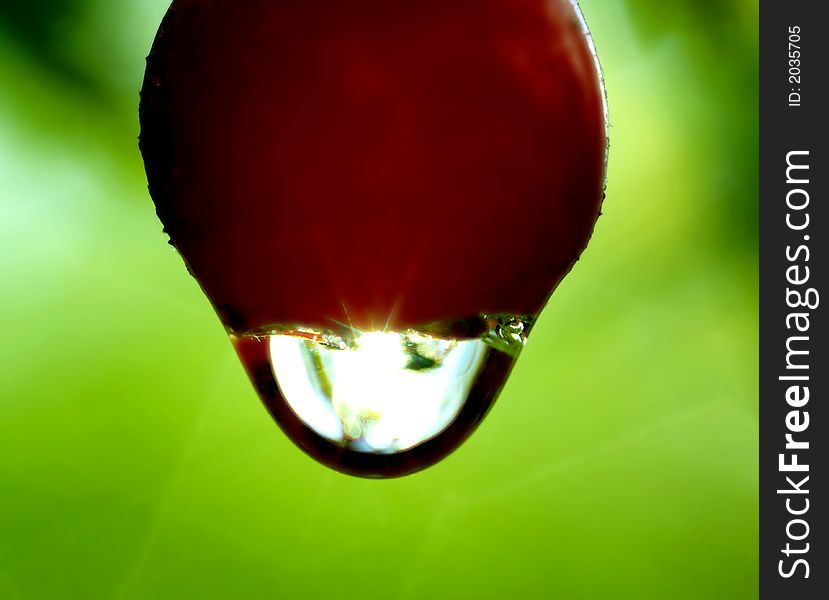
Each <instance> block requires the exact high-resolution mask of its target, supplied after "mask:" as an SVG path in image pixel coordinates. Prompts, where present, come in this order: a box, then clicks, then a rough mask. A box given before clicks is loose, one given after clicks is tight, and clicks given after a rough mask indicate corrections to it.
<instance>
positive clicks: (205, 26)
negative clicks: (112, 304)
mask: <svg viewBox="0 0 829 600" xmlns="http://www.w3.org/2000/svg"><path fill="white" fill-rule="evenodd" d="M141 126H142V131H141V150H142V152H143V155H144V160H145V163H146V167H147V175H148V178H149V182H150V190H151V192H152V196H153V198H154V200H155V203H156V206H157V210H158V215H159V217H160V218H161V220H162V222H163V223H164V226H165V230H166V231H167V233H168V234H169V236H170V239H171V241H172V243H173V244H174V245H175V246H176V247H177V248H178V250H179V251H180V253H181V254H182V256H183V257H184V259H185V260H186V262H187V264H188V266H189V268H190V270H191V272H192V273H193V275H194V276H195V277H196V278H197V279H198V281H199V282H200V284H201V286H202V287H203V289H204V291H205V292H206V293H207V295H208V297H209V298H210V300H211V301H212V303H213V304H214V306H215V307H216V309H217V311H218V312H219V314H220V316H221V318H222V320H223V321H224V323H225V324H226V325H227V326H228V327H229V328H230V329H231V330H233V331H235V332H239V333H243V332H246V331H250V330H256V329H259V328H262V327H266V326H269V325H272V324H282V325H294V324H300V325H304V326H318V327H327V326H329V325H330V324H331V323H332V322H351V323H353V324H354V325H356V326H357V327H361V328H365V329H374V328H382V327H389V328H392V329H397V330H400V329H404V328H409V327H413V328H416V327H418V326H421V325H423V324H426V323H430V322H434V321H447V320H457V319H463V318H468V317H474V316H476V315H480V314H484V313H486V314H496V313H497V314H515V315H527V316H535V315H537V314H538V313H539V311H540V310H541V309H542V307H543V306H544V304H545V302H546V300H547V298H548V297H549V295H550V294H551V292H552V290H553V289H554V288H555V287H556V285H557V284H558V283H559V282H560V281H561V279H562V278H563V277H564V276H565V275H566V273H567V272H568V271H569V269H570V268H571V267H572V265H573V263H574V262H575V261H576V259H577V258H578V256H579V254H580V253H581V251H582V250H583V248H584V247H585V245H586V244H587V241H588V239H589V237H590V234H591V231H592V229H593V225H594V223H595V221H596V218H597V216H598V214H599V207H600V203H601V198H602V188H603V179H604V161H605V150H606V138H605V117H604V110H603V102H602V87H601V83H600V79H599V75H598V72H597V67H596V63H595V60H594V57H593V55H592V54H591V49H590V47H589V43H588V40H587V38H586V37H585V34H584V31H583V26H582V24H581V22H580V21H579V18H578V16H577V13H576V11H575V10H574V8H573V6H572V5H571V3H570V2H568V1H566V0H349V1H347V2H345V1H342V0H247V1H240V0H175V2H173V5H172V7H171V8H170V11H169V12H168V14H167V16H166V18H165V19H164V22H163V24H162V27H161V30H160V31H159V34H158V37H157V39H156V41H155V44H154V46H153V50H152V52H151V54H150V56H149V58H148V66H147V75H146V80H145V82H144V89H143V91H142V103H141Z"/></svg>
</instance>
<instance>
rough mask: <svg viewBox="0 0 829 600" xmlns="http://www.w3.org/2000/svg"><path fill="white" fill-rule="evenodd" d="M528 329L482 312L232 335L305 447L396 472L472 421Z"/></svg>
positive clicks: (452, 440)
mask: <svg viewBox="0 0 829 600" xmlns="http://www.w3.org/2000/svg"><path fill="white" fill-rule="evenodd" d="M529 328H530V321H529V320H528V319H526V318H521V317H516V316H483V317H481V318H478V319H471V320H466V321H458V322H454V323H441V324H433V325H431V326H428V327H425V328H423V329H422V330H406V331H399V332H397V331H359V330H352V329H348V328H341V329H340V330H328V331H321V330H318V329H314V328H309V327H284V326H279V327H276V326H270V327H267V328H264V329H262V330H260V331H256V332H249V333H247V334H245V335H236V334H232V335H231V339H232V341H233V343H234V345H235V347H236V350H237V352H238V354H239V356H240V358H241V359H242V362H243V364H244V365H245V368H246V369H247V371H248V374H249V375H250V377H251V379H252V380H253V383H254V385H255V386H256V388H257V390H258V392H259V395H260V397H261V398H262V401H263V402H264V404H265V406H266V407H267V408H268V410H269V411H270V413H271V414H272V415H273V417H274V419H275V420H276V421H277V423H279V425H280V426H281V427H282V429H283V430H284V431H285V433H286V434H287V435H288V436H289V437H290V438H291V439H292V440H293V441H294V442H295V443H296V444H297V445H298V446H299V447H300V448H302V449H303V450H305V452H307V453H308V454H310V455H311V456H312V457H314V458H315V459H316V460H318V461H320V462H321V463H323V464H326V465H328V466H330V467H332V468H334V469H337V470H339V471H342V472H345V473H350V474H352V475H359V476H363V477H396V476H401V475H406V474H409V473H412V472H415V471H418V470H420V469H423V468H425V467H428V466H429V465H432V464H434V463H436V462H438V461H439V460H441V459H442V458H444V457H445V456H447V455H448V454H449V453H451V452H452V451H453V450H454V449H455V448H457V447H458V446H459V445H460V444H461V443H462V442H463V441H464V440H465V439H466V438H467V437H468V436H469V435H470V434H471V433H472V432H473V431H474V430H475V428H476V427H477V426H478V424H479V423H480V422H481V420H482V419H483V417H484V416H485V415H486V413H487V411H488V410H489V408H490V406H491V405H492V403H493V401H494V400H495V398H496V396H497V395H498V393H499V392H500V390H501V387H502V386H503V384H504V382H505V381H506V379H507V376H508V375H509V372H510V370H511V369H512V366H513V364H514V363H515V360H516V359H517V357H518V354H519V353H520V350H521V348H522V347H523V346H524V343H525V341H526V335H527V333H528V330H529ZM470 334H471V335H470Z"/></svg>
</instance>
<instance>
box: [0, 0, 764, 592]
mask: <svg viewBox="0 0 829 600" xmlns="http://www.w3.org/2000/svg"><path fill="white" fill-rule="evenodd" d="M167 3H168V0H119V1H118V2H112V0H48V1H47V0H40V1H37V2H34V1H31V0H2V3H0V231H2V234H0V329H2V332H3V333H2V335H3V341H2V344H0V598H3V599H9V600H11V599H14V598H26V599H28V598H48V599H61V598H84V599H85V598H193V597H197V598H323V597H337V598H363V599H373V598H500V597H510V598H564V599H570V598H669V599H682V598H705V599H708V598H729V599H734V598H752V597H756V595H757V581H756V579H757V552H758V547H757V484H758V482H757V457H756V455H757V401H756V398H757V361H756V346H757V231H756V230H757V201H756V199H757V189H756V182H757V161H756V157H757V125H756V123H757V106H756V105H757V100H756V91H757V29H756V20H757V1H756V0H723V1H719V2H717V1H715V0H706V1H701V0H675V1H674V2H657V1H655V0H653V1H647V0H604V1H603V0H584V2H583V3H582V8H583V11H584V13H585V16H586V18H587V21H588V23H589V24H590V26H591V28H592V31H593V35H594V38H595V42H596V45H597V47H598V51H599V54H600V57H601V60H602V63H603V66H604V69H605V76H606V81H607V89H608V97H609V104H610V111H611V121H612V128H611V144H612V148H611V156H610V171H609V180H608V190H607V200H606V202H605V210H604V216H603V217H602V218H601V219H600V222H599V225H598V228H597V230H596V235H595V237H594V239H593V241H592V243H591V245H590V247H589V248H588V250H587V252H586V253H585V255H584V258H583V260H582V261H581V262H580V263H579V264H578V266H577V268H576V269H575V270H574V271H573V273H572V274H571V275H570V277H569V278H568V279H567V280H566V281H565V282H564V284H563V285H562V286H561V287H560V289H559V290H558V291H557V292H556V294H555V296H554V297H553V299H552V300H551V302H550V304H549V305H548V307H547V310H546V312H545V313H544V314H543V316H542V317H541V319H540V321H539V323H538V325H537V327H536V329H535V331H534V333H533V335H532V338H531V340H530V343H529V345H528V346H527V348H526V350H525V353H524V355H523V357H522V359H521V361H520V362H519V364H518V367H517V369H516V371H515V373H514V375H513V377H512V379H511V381H510V382H509V384H508V385H507V387H506V389H505V391H504V393H503V394H502V396H501V398H500V400H499V402H498V403H497V404H496V406H495V408H494V409H493V411H492V412H491V414H490V416H489V418H488V419H487V421H486V422H485V423H484V424H483V425H482V427H481V428H480V429H479V430H478V432H477V434H476V435H474V436H473V437H472V439H470V441H469V442H468V443H466V444H465V445H464V446H463V447H462V448H461V449H460V450H459V451H458V452H456V453H455V454H453V455H452V456H450V457H449V458H448V459H447V460H446V461H444V462H443V463H441V464H439V465H437V466H435V467H433V468H432V469H429V470H428V471H426V472H423V473H421V474H418V475H415V476H412V477H408V478H404V479H400V480H391V481H364V480H359V479H354V478H350V477H346V476H343V475H340V474H337V473H335V472H332V471H329V470H328V469H326V468H324V467H321V466H319V465H317V464H316V463H315V462H313V461H312V460H311V459H309V458H307V457H306V456H305V455H304V454H302V453H301V452H300V451H299V450H297V449H296V448H295V447H294V446H293V445H292V444H291V442H289V441H288V440H287V439H286V438H285V437H284V436H283V435H282V434H281V432H280V431H279V430H278V428H277V427H276V426H275V425H274V424H273V423H272V421H271V420H270V418H269V417H268V415H267V413H266V412H265V410H264V408H262V406H261V405H260V404H259V402H258V400H257V398H256V396H255V394H254V392H253V389H252V387H251V385H250V384H249V383H248V381H247V379H246V377H245V375H244V373H243V371H242V369H241V367H240V365H239V364H238V362H237V360H236V358H235V356H234V353H233V350H232V348H231V345H230V344H229V343H228V341H227V339H226V337H225V334H224V332H223V330H222V327H221V326H220V324H219V321H218V319H217V318H216V317H215V316H214V314H213V312H212V310H211V309H210V307H209V305H208V302H207V300H206V299H205V298H204V297H203V296H202V294H201V292H200V290H199V288H198V286H197V284H196V283H195V281H193V280H192V279H191V278H190V277H189V276H188V275H187V273H186V271H185V269H184V267H183V265H182V263H181V260H180V259H179V258H178V256H177V255H176V254H175V253H174V251H173V250H172V249H171V248H170V247H169V246H167V244H166V239H165V237H164V235H162V232H161V226H160V224H159V222H158V221H157V219H156V217H155V214H154V210H153V207H152V204H151V202H150V199H149V197H148V194H147V191H146V181H145V179H144V174H143V169H142V163H141V159H140V156H139V153H138V149H137V144H136V136H137V133H138V123H137V102H138V90H139V87H140V84H141V80H142V76H143V65H144V62H143V59H144V56H145V55H146V53H147V51H148V49H149V46H150V43H151V41H152V38H153V35H154V33H155V30H156V27H157V26H158V23H159V21H160V19H161V17H162V15H163V13H164V11H165V9H166V5H167Z"/></svg>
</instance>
